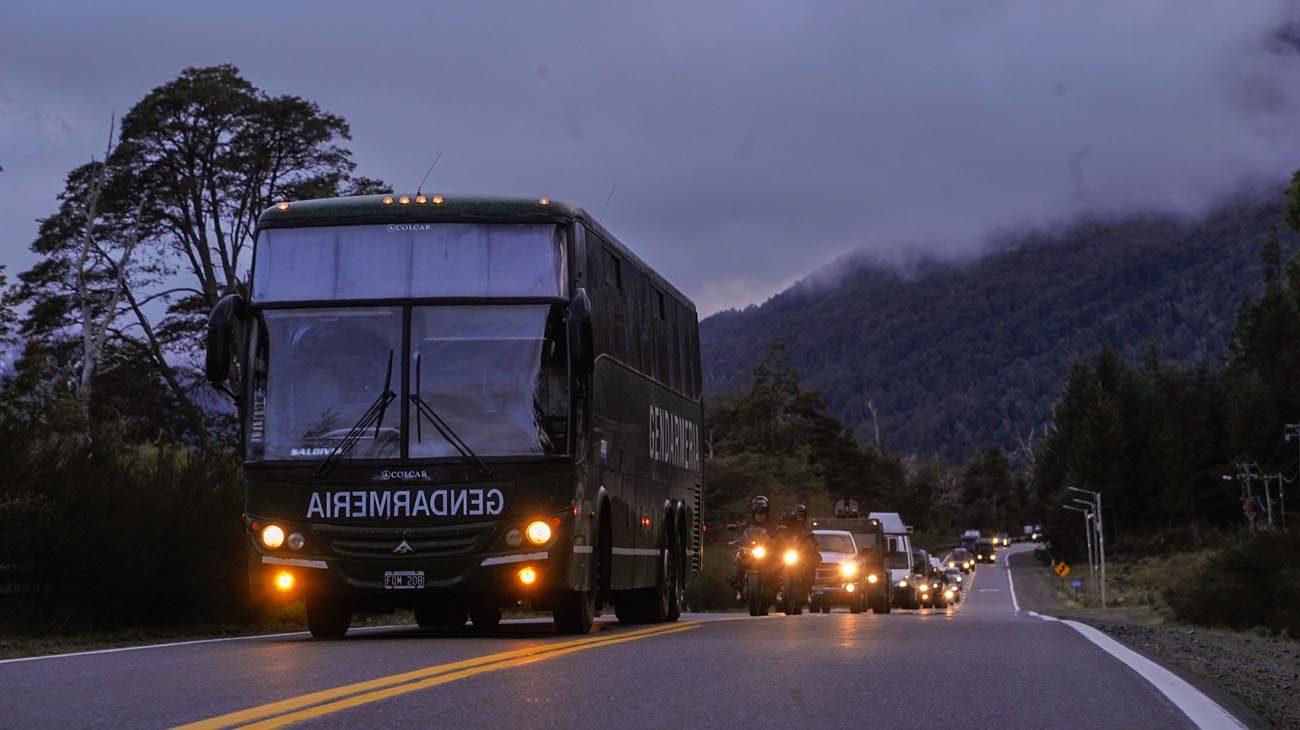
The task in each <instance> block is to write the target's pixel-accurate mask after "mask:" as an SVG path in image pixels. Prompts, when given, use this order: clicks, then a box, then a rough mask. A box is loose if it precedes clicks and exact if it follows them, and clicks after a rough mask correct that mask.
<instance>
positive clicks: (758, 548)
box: [749, 545, 767, 560]
mask: <svg viewBox="0 0 1300 730" xmlns="http://www.w3.org/2000/svg"><path fill="white" fill-rule="evenodd" d="M749 554H750V555H753V556H754V557H755V558H757V559H759V560H762V559H763V558H765V557H767V548H765V547H763V546H762V545H755V546H754V549H753V550H750V551H749Z"/></svg>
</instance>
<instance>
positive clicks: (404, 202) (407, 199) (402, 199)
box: [397, 195, 411, 205]
mask: <svg viewBox="0 0 1300 730" xmlns="http://www.w3.org/2000/svg"><path fill="white" fill-rule="evenodd" d="M397 203H398V204H399V205H410V204H411V196H409V195H403V196H402V197H400V198H398V199H397Z"/></svg>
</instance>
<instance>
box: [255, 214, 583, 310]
mask: <svg viewBox="0 0 1300 730" xmlns="http://www.w3.org/2000/svg"><path fill="white" fill-rule="evenodd" d="M564 262H565V255H564V231H563V228H562V227H560V226H557V225H555V224H513V223H491V224H488V223H404V224H389V225H361V226H318V227H311V228H267V229H263V230H262V231H261V232H260V233H258V235H257V255H256V261H255V263H254V266H253V301H255V302H260V303H266V302H321V301H336V300H344V299H349V300H357V299H405V298H418V297H565V296H566V294H567V292H566V287H565V265H564Z"/></svg>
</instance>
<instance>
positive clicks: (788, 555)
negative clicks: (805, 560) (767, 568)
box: [781, 550, 799, 565]
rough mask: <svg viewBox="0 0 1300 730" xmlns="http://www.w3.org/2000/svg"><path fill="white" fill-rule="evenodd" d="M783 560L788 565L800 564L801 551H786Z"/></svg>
mask: <svg viewBox="0 0 1300 730" xmlns="http://www.w3.org/2000/svg"><path fill="white" fill-rule="evenodd" d="M781 559H782V560H784V561H785V564H786V565H794V564H795V563H797V562H799V551H798V550H786V551H785V555H782V556H781Z"/></svg>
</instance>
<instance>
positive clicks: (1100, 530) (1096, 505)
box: [1066, 487, 1106, 608]
mask: <svg viewBox="0 0 1300 730" xmlns="http://www.w3.org/2000/svg"><path fill="white" fill-rule="evenodd" d="M1066 489H1068V490H1070V491H1072V492H1079V493H1080V494H1086V495H1088V496H1090V497H1092V502H1093V515H1094V517H1095V519H1096V521H1097V522H1096V528H1097V560H1098V562H1099V563H1101V607H1102V608H1105V607H1106V526H1105V522H1103V520H1102V516H1101V514H1102V513H1101V492H1094V491H1091V490H1088V489H1079V488H1078V487H1066Z"/></svg>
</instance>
